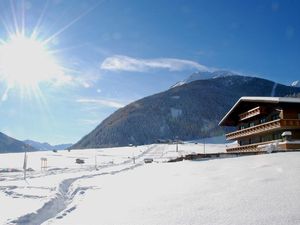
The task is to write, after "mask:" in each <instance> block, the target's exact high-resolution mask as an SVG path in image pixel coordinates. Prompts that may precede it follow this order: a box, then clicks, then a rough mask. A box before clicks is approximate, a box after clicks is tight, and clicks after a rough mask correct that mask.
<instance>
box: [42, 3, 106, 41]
mask: <svg viewBox="0 0 300 225" xmlns="http://www.w3.org/2000/svg"><path fill="white" fill-rule="evenodd" d="M103 2H104V1H99V2H97V3H96V4H95V5H94V6H91V7H90V8H88V9H87V10H86V11H84V12H83V13H82V14H80V15H79V16H77V17H76V18H75V19H73V20H72V21H71V22H70V23H68V24H66V25H65V26H63V27H62V28H61V29H59V30H58V31H57V32H55V33H54V34H53V35H51V36H50V37H48V38H47V39H46V40H45V41H44V44H47V43H49V42H50V41H52V40H53V39H54V38H56V37H57V36H59V35H60V34H61V33H63V32H64V31H66V30H67V29H68V28H70V27H71V26H72V25H73V24H75V23H76V22H78V21H79V20H80V19H81V18H83V17H84V16H86V15H87V14H89V13H90V12H91V11H93V10H94V9H95V8H97V7H98V6H99V5H100V4H102V3H103Z"/></svg>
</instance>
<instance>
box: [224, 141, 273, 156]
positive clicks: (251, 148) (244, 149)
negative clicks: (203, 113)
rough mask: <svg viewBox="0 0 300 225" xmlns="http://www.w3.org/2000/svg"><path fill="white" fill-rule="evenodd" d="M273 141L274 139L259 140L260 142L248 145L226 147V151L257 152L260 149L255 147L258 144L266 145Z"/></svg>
mask: <svg viewBox="0 0 300 225" xmlns="http://www.w3.org/2000/svg"><path fill="white" fill-rule="evenodd" d="M275 142H276V140H273V141H266V142H260V143H255V144H250V145H242V146H235V147H229V148H226V151H227V152H231V153H233V152H259V151H262V150H261V149H259V148H257V147H258V146H259V145H266V144H271V143H275Z"/></svg>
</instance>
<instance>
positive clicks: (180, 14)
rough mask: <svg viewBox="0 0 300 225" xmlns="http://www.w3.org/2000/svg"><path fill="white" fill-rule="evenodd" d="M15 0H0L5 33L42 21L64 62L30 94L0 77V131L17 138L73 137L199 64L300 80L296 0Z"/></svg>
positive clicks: (41, 32)
mask: <svg viewBox="0 0 300 225" xmlns="http://www.w3.org/2000/svg"><path fill="white" fill-rule="evenodd" d="M11 2H12V3H10V1H1V2H0V15H1V17H0V20H1V22H2V23H0V39H1V40H3V41H4V42H5V43H7V42H8V41H7V40H8V39H9V37H10V35H12V33H14V31H15V30H16V29H15V28H16V27H21V25H22V24H24V27H25V28H26V29H25V32H24V36H26V37H27V36H30V34H32V32H33V30H34V29H35V28H38V29H36V30H38V35H37V37H36V40H37V41H43V40H47V39H49V41H48V42H47V49H48V50H49V51H51V54H52V55H53V57H55V61H56V62H57V63H58V64H59V65H60V66H61V67H62V68H63V74H62V75H61V77H60V78H55V77H51V79H50V78H49V79H48V80H47V79H44V80H43V79H40V80H39V79H37V80H39V81H38V82H36V83H35V85H36V86H35V87H38V91H37V90H36V88H35V89H34V90H30V88H27V89H26V90H27V91H25V93H24V91H23V92H22V91H21V89H22V88H20V87H18V86H17V85H11V86H12V87H11V86H10V88H9V90H8V88H7V86H8V82H7V77H6V78H5V76H4V78H3V76H2V77H1V76H0V95H1V96H0V97H1V102H0V117H1V120H0V131H2V132H4V133H6V134H8V135H11V136H13V137H15V138H18V139H21V140H22V139H27V138H28V139H33V140H37V141H47V142H50V143H53V144H57V143H63V142H64V143H66V142H73V143H74V142H76V141H77V140H79V139H80V138H81V137H82V136H83V135H85V134H87V133H88V132H89V131H91V130H92V129H93V128H95V126H96V125H98V124H99V123H100V122H101V121H102V120H103V119H105V118H106V117H107V116H108V115H109V114H110V113H112V112H114V111H115V110H117V109H118V108H120V107H122V106H124V105H126V104H127V103H129V102H131V101H133V100H137V99H139V98H142V97H145V96H147V95H150V94H154V93H157V92H160V91H163V90H166V89H167V88H169V87H170V86H171V85H172V84H174V83H176V82H178V81H180V80H182V79H184V78H186V77H187V76H188V75H190V74H191V73H192V72H194V71H197V70H205V69H211V68H219V69H228V70H233V71H238V72H241V73H244V74H249V75H256V76H260V77H263V78H266V79H271V80H274V81H276V82H279V83H283V84H287V85H288V84H290V83H291V82H292V81H294V80H298V79H300V72H299V59H300V14H299V11H300V2H299V1H296V0H294V1H292V0H286V1H275V0H274V1H268V0H265V1H258V0H257V1H254V0H253V1H252V0H251V1H250V0H249V1H237V0H226V1H225V0H223V1H222V0H220V1H213V0H210V1H208V0H207V1H201V0H198V1H191V0H190V1H188V0H172V1H171V0H153V1H149V0H148V1H146V0H118V1H117V0H106V1H105V0H103V1H98V0H97V1H96V0H86V1H79V0H70V1H69V0H68V1H62V0H48V1H46V0H45V1H41V0H28V1H27V0H24V1H23V0H19V1H16V0H15V1H11ZM14 15H15V17H14ZM14 18H15V19H14ZM22 21H24V22H22ZM37 25H39V26H37ZM7 27H8V28H9V29H7ZM8 30H10V34H8V32H7V31H8ZM28 55H29V57H31V56H30V54H28ZM0 72H1V71H0ZM22 76H23V74H22ZM26 76H27V74H24V77H26ZM7 90H8V91H7Z"/></svg>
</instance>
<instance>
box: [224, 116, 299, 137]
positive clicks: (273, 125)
mask: <svg viewBox="0 0 300 225" xmlns="http://www.w3.org/2000/svg"><path fill="white" fill-rule="evenodd" d="M295 128H299V129H300V120H298V119H277V120H273V121H269V122H266V123H263V124H258V125H256V126H253V127H248V128H246V129H242V130H238V131H235V132H231V133H228V134H226V139H227V140H235V139H239V138H242V137H247V136H251V135H254V134H261V133H267V132H269V131H272V130H278V129H295Z"/></svg>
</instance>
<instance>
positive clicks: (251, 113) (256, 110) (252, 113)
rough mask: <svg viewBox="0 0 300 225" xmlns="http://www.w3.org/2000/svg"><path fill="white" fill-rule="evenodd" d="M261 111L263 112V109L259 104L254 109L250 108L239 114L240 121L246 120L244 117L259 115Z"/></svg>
mask: <svg viewBox="0 0 300 225" xmlns="http://www.w3.org/2000/svg"><path fill="white" fill-rule="evenodd" d="M262 113H265V110H264V109H262V108H261V107H260V106H259V107H256V108H254V109H251V110H249V111H247V112H244V113H242V114H240V115H239V117H240V121H242V120H246V119H249V118H251V117H254V116H257V115H260V114H262Z"/></svg>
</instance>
